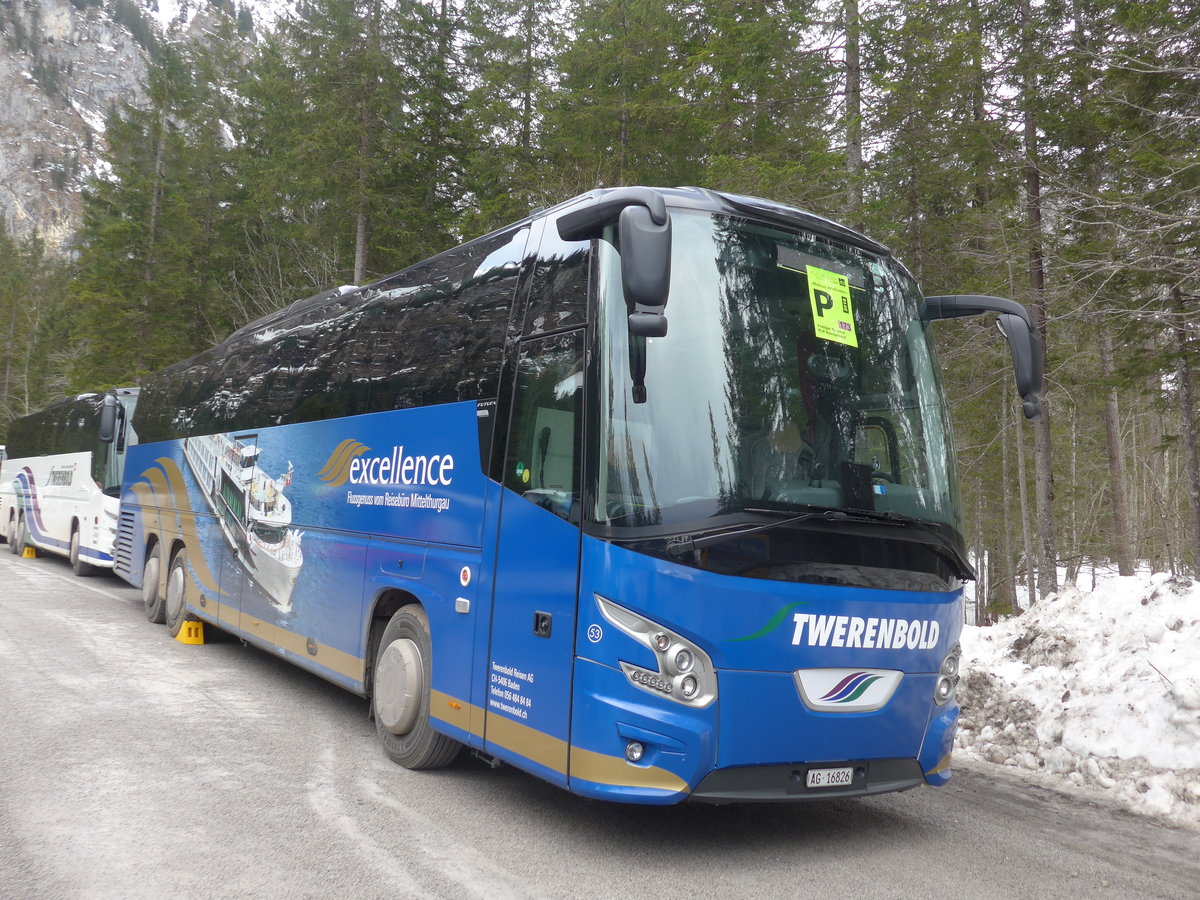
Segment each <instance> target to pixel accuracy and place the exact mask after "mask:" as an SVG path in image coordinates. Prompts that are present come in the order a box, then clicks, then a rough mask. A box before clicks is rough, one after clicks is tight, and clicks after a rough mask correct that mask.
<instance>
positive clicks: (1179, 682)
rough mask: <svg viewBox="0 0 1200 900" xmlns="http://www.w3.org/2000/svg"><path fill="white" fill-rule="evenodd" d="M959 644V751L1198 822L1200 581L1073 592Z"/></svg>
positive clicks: (1118, 584)
mask: <svg viewBox="0 0 1200 900" xmlns="http://www.w3.org/2000/svg"><path fill="white" fill-rule="evenodd" d="M962 646H963V670H964V677H963V683H962V687H961V688H960V703H961V705H962V716H961V719H960V722H959V734H958V737H957V739H956V746H957V747H958V749H959V750H960V751H964V752H965V754H966V755H968V756H974V757H977V758H979V759H983V760H986V761H987V762H991V763H996V764H999V765H1007V766H1015V767H1018V768H1021V769H1029V770H1033V771H1036V772H1041V773H1048V774H1050V775H1052V776H1056V777H1058V778H1061V779H1064V780H1065V781H1066V782H1068V783H1070V784H1073V785H1077V786H1087V787H1092V788H1100V789H1103V790H1105V791H1108V792H1110V793H1112V794H1113V795H1114V796H1116V797H1117V798H1118V799H1119V800H1120V801H1121V802H1123V803H1124V804H1125V805H1126V806H1128V807H1130V808H1132V809H1136V810H1139V811H1142V812H1147V813H1151V814H1154V815H1159V816H1165V817H1168V818H1170V819H1172V820H1174V821H1176V822H1177V823H1181V824H1190V825H1194V826H1200V585H1197V584H1193V583H1192V582H1190V581H1188V580H1187V579H1182V578H1177V577H1171V576H1168V575H1164V574H1161V573H1160V574H1156V575H1152V576H1133V577H1129V578H1113V579H1111V580H1108V581H1105V582H1102V583H1101V584H1100V585H1099V586H1098V587H1097V588H1096V590H1095V591H1093V592H1091V593H1088V594H1082V593H1080V592H1079V591H1077V590H1075V589H1074V588H1068V589H1066V590H1064V591H1063V592H1062V593H1061V594H1057V595H1051V596H1050V597H1047V598H1046V599H1044V600H1041V601H1039V602H1038V604H1037V605H1035V606H1034V607H1033V608H1032V609H1031V610H1028V611H1027V612H1025V613H1024V614H1022V615H1020V616H1017V617H1013V618H1010V619H1007V620H1005V621H1004V622H1002V623H1001V624H999V625H996V626H993V627H990V628H975V627H970V626H968V627H967V628H965V629H964V631H963V637H962Z"/></svg>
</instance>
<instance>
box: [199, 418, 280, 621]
mask: <svg viewBox="0 0 1200 900" xmlns="http://www.w3.org/2000/svg"><path fill="white" fill-rule="evenodd" d="M183 451H184V456H185V457H186V458H187V462H188V466H189V468H190V469H191V470H192V474H193V475H194V476H195V478H196V483H197V484H198V485H199V486H200V490H201V491H202V492H203V493H204V498H205V500H206V501H207V502H208V505H209V506H210V507H211V508H212V511H213V512H214V513H215V514H216V516H217V521H218V522H220V525H221V531H222V532H223V533H224V534H225V539H226V541H228V543H229V546H230V547H232V548H233V551H234V555H235V556H237V559H238V562H240V563H241V565H242V567H243V568H244V569H245V570H246V573H247V574H248V575H249V576H250V577H251V578H252V579H253V580H254V581H255V582H256V583H257V584H258V585H259V587H261V588H262V589H263V591H264V592H265V593H266V595H267V597H268V599H269V600H270V601H271V604H272V605H273V606H274V607H275V608H276V609H278V610H279V611H280V612H288V611H290V610H291V608H292V589H293V588H294V587H295V586H296V578H297V577H298V576H299V575H300V567H301V566H302V565H303V564H304V554H303V553H302V552H301V550H300V539H301V537H302V536H303V532H301V531H298V530H296V529H293V528H291V527H290V526H291V524H292V504H291V502H290V501H289V500H288V499H287V497H285V496H284V494H283V490H284V488H286V487H288V486H290V485H291V483H292V464H291V463H290V462H289V463H288V471H287V474H285V475H281V476H280V477H278V478H272V477H271V476H269V475H267V473H266V472H264V471H263V470H262V469H261V468H259V465H258V456H259V447H258V436H257V435H254V434H239V435H231V434H213V435H205V436H203V437H189V438H186V439H185V440H184V442H183Z"/></svg>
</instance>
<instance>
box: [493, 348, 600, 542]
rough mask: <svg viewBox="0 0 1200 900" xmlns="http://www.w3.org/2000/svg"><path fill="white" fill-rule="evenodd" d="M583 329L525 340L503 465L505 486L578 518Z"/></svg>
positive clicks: (541, 503) (546, 506)
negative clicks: (539, 338)
mask: <svg viewBox="0 0 1200 900" xmlns="http://www.w3.org/2000/svg"><path fill="white" fill-rule="evenodd" d="M582 447H583V331H582V329H581V330H578V331H572V332H569V333H566V334H557V335H554V336H552V337H548V338H545V339H541V340H534V341H528V342H525V343H523V344H522V347H521V360H520V364H519V367H518V370H517V382H516V391H515V393H514V397H513V407H512V425H511V427H510V429H509V434H508V453H507V456H506V459H505V464H504V485H505V487H507V488H509V489H511V490H513V491H516V492H517V493H519V494H521V496H523V497H524V498H525V499H526V500H529V501H531V502H533V503H536V504H537V505H538V506H541V507H543V508H544V509H548V510H549V511H550V512H552V513H554V514H555V515H557V516H561V517H562V518H564V519H567V520H568V521H571V522H578V521H579V478H580V472H579V466H580V460H581V458H582Z"/></svg>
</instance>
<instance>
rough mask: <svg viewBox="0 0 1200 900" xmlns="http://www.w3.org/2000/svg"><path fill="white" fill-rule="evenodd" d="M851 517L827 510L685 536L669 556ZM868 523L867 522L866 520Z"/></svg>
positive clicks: (674, 542)
mask: <svg viewBox="0 0 1200 900" xmlns="http://www.w3.org/2000/svg"><path fill="white" fill-rule="evenodd" d="M743 512H749V513H758V514H759V515H764V516H777V515H780V514H781V512H782V510H778V509H750V508H746V509H744V510H743ZM848 517H849V513H844V512H842V511H841V510H837V509H826V510H822V511H821V512H807V513H801V514H800V515H798V516H788V517H787V518H786V519H780V520H779V521H778V522H764V523H761V524H758V525H752V526H750V527H749V528H738V529H737V530H735V531H718V532H716V533H715V534H706V535H703V536H702V537H695V536H694V535H690V534H689V535H683V536H681V537H677V538H674V539H672V540H671V541H670V542H669V543H668V544H667V555H668V556H671V557H673V558H675V559H679V558H680V557H681V556H686V555H687V554H688V553H694V552H696V551H697V550H703V549H704V548H705V547H714V546H716V545H717V544H724V543H725V542H726V541H732V540H733V539H734V538H739V537H742V536H743V535H747V534H761V533H762V532H764V531H770V530H771V529H773V528H780V527H782V526H784V525H795V524H796V523H797V522H808V521H811V520H813V519H824V520H826V521H828V522H838V521H842V520H844V519H846V518H848ZM864 521H866V520H864Z"/></svg>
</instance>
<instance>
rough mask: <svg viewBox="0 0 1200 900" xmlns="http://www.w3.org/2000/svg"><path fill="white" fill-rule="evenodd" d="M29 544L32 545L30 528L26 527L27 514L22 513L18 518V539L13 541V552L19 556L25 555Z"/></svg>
mask: <svg viewBox="0 0 1200 900" xmlns="http://www.w3.org/2000/svg"><path fill="white" fill-rule="evenodd" d="M28 546H30V544H29V529H28V528H26V527H25V516H23V515H22V516H20V517H19V518H18V519H17V539H16V540H15V541H13V543H12V552H13V553H15V554H17V556H24V555H25V548H26V547H28ZM34 552H35V553H36V552H37V551H36V550H35V551H34Z"/></svg>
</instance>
